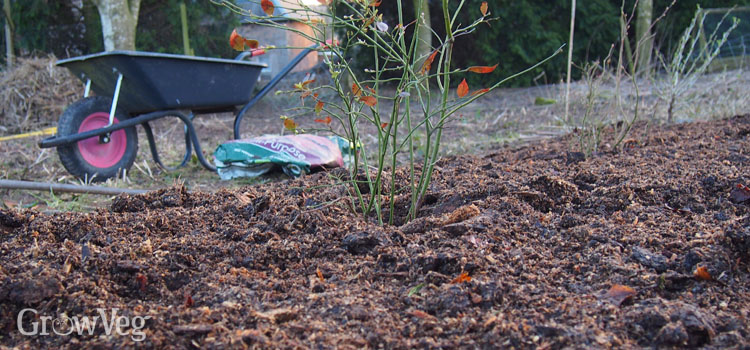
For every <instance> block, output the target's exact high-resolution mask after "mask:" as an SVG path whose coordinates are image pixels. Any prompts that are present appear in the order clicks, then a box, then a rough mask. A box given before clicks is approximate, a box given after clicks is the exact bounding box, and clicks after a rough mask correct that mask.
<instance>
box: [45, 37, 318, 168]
mask: <svg viewBox="0 0 750 350" xmlns="http://www.w3.org/2000/svg"><path fill="white" fill-rule="evenodd" d="M317 46H318V45H313V46H310V47H308V48H306V49H304V50H302V52H301V53H299V54H298V55H297V56H296V57H295V58H294V59H292V61H291V62H289V63H288V64H287V65H286V66H285V67H284V68H283V69H282V70H281V71H280V72H279V73H278V74H277V75H276V76H275V77H273V79H271V81H270V82H269V83H268V84H266V85H265V86H264V87H263V88H262V89H260V91H259V92H258V93H256V94H255V95H252V91H253V87H254V86H255V83H256V82H257V80H258V76H259V75H260V72H261V70H262V69H263V68H265V67H266V65H265V64H260V63H253V62H248V61H245V59H246V58H249V57H254V56H258V55H261V54H263V53H265V51H264V50H263V49H254V50H251V51H245V52H242V53H241V54H239V55H238V56H237V57H236V58H235V59H234V60H231V59H219V58H206V57H193V56H183V55H173V54H162V53H152V52H135V51H110V52H102V53H97V54H92V55H86V56H79V57H74V58H70V59H65V60H60V61H58V62H57V65H59V66H62V67H65V68H67V69H69V70H70V71H71V72H72V73H73V74H74V75H76V76H77V77H78V78H79V79H81V80H82V81H83V82H84V83H85V88H84V97H83V99H81V100H78V101H76V102H74V103H73V104H71V105H70V106H68V107H67V108H66V109H65V111H64V112H63V114H62V115H61V116H60V118H59V121H58V127H57V134H56V135H55V136H52V137H49V138H46V139H43V140H41V141H40V142H39V147H41V148H50V147H57V152H58V155H59V157H60V161H61V162H62V164H63V166H65V169H67V170H68V172H70V173H71V174H73V175H75V176H77V177H78V178H81V179H83V180H84V181H87V182H88V181H104V180H106V179H108V178H111V177H116V176H119V175H121V174H122V173H123V172H125V171H127V170H128V169H129V168H130V166H132V165H133V162H134V161H135V157H136V154H137V153H138V134H137V133H136V130H135V126H136V125H141V126H142V127H143V129H144V131H145V133H146V137H147V138H148V144H149V148H150V150H151V156H152V157H153V159H154V161H155V162H156V163H157V164H158V165H159V166H161V167H163V168H165V169H170V170H171V169H172V168H169V167H167V166H166V165H164V164H163V163H162V161H161V159H160V158H159V154H158V151H157V149H156V143H155V140H154V134H153V131H152V129H151V126H150V125H149V122H151V121H153V120H156V119H160V118H165V117H176V118H178V119H180V120H181V121H182V123H183V124H184V125H185V155H184V157H183V159H182V162H181V163H180V164H179V165H178V166H177V167H182V166H184V165H185V164H187V162H188V161H190V159H191V158H192V157H191V156H192V153H193V150H195V155H196V157H197V159H198V161H199V162H200V164H201V165H203V167H205V168H206V169H208V170H211V171H216V168H215V167H214V166H213V165H211V163H209V162H208V161H207V160H206V159H205V158H204V157H203V153H202V150H201V146H200V143H199V142H198V137H197V135H196V133H195V127H193V123H192V119H193V118H194V116H195V115H198V114H206V113H216V112H226V111H235V110H236V111H237V112H236V114H235V118H234V138H235V139H239V138H240V125H241V123H242V118H243V116H244V114H245V113H246V112H247V111H248V110H249V109H250V108H251V107H252V106H253V105H255V104H256V103H257V102H258V101H259V100H260V99H261V98H263V96H265V95H266V94H268V92H270V91H271V90H272V89H273V88H274V87H275V86H276V84H278V82H279V81H281V79H283V78H284V77H285V76H286V75H287V74H288V73H289V72H290V71H291V70H292V69H293V68H294V67H295V66H296V65H297V64H298V63H299V62H300V61H302V59H303V58H304V57H305V56H307V54H309V53H310V52H311V51H313V50H315V49H316V48H317ZM92 89H93V91H94V92H95V93H96V96H89V92H90V91H91V90H92ZM240 106H241V108H240ZM184 111H189V112H187V114H186V112H184Z"/></svg>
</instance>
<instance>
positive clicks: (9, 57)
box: [3, 0, 15, 69]
mask: <svg viewBox="0 0 750 350" xmlns="http://www.w3.org/2000/svg"><path fill="white" fill-rule="evenodd" d="M3 12H4V13H5V60H6V67H7V69H11V68H13V61H14V59H15V55H14V54H13V32H14V30H13V29H14V28H13V22H12V17H11V16H10V0H4V1H3Z"/></svg>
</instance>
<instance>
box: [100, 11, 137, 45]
mask: <svg viewBox="0 0 750 350" xmlns="http://www.w3.org/2000/svg"><path fill="white" fill-rule="evenodd" d="M93 2H94V4H95V5H96V8H97V9H98V10H99V18H100V19H101V21H102V36H103V37H104V50H105V51H112V50H133V51H134V50H135V27H136V25H137V24H138V9H139V8H140V5H141V0H93Z"/></svg>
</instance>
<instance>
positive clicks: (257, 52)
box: [234, 48, 266, 61]
mask: <svg viewBox="0 0 750 350" xmlns="http://www.w3.org/2000/svg"><path fill="white" fill-rule="evenodd" d="M265 54H266V49H264V48H257V49H250V51H243V52H241V53H240V54H239V55H237V57H235V58H234V59H235V60H236V61H242V60H244V59H245V58H251V57H256V56H260V55H265Z"/></svg>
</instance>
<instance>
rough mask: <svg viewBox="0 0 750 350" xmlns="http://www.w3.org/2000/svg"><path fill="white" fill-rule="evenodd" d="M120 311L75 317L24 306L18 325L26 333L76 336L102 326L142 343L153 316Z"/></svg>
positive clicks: (110, 333) (98, 310)
mask: <svg viewBox="0 0 750 350" xmlns="http://www.w3.org/2000/svg"><path fill="white" fill-rule="evenodd" d="M119 311H120V310H119V309H117V308H114V309H112V310H111V311H110V312H109V313H108V312H107V310H105V309H102V308H97V309H96V312H97V315H94V316H88V315H86V316H72V317H69V316H67V315H65V314H62V315H59V316H57V317H52V316H45V315H41V316H40V315H39V312H38V311H37V310H35V309H23V310H21V312H19V313H18V317H17V319H16V325H17V327H18V331H19V332H21V334H23V335H25V336H40V335H41V336H49V335H58V336H67V335H71V334H74V333H75V334H77V335H79V336H80V335H84V334H88V335H94V332H95V331H96V329H97V327H99V328H103V330H104V333H105V334H106V335H113V334H117V335H120V336H126V335H129V336H130V338H131V339H133V341H136V342H140V341H143V340H144V339H146V333H144V332H143V327H145V326H146V320H148V319H150V318H151V316H133V317H126V316H122V315H118V314H117V313H118V312H119Z"/></svg>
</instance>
